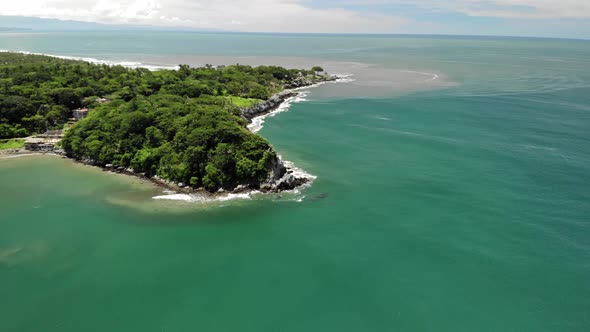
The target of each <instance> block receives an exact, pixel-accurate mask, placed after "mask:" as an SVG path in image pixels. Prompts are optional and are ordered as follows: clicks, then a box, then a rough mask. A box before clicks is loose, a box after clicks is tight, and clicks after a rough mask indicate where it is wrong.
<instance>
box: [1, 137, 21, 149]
mask: <svg viewBox="0 0 590 332" xmlns="http://www.w3.org/2000/svg"><path fill="white" fill-rule="evenodd" d="M24 146H25V140H24V139H0V150H9V149H20V148H23V147H24Z"/></svg>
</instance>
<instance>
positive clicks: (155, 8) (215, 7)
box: [0, 0, 408, 33]
mask: <svg viewBox="0 0 590 332" xmlns="http://www.w3.org/2000/svg"><path fill="white" fill-rule="evenodd" d="M0 15H17V16H36V17H43V18H58V19H71V20H80V21H87V22H100V23H123V24H125V23H132V24H149V25H158V26H185V27H194V28H205V29H225V30H235V31H251V32H259V31H276V32H332V33H338V32H340V33H346V32H357V33H358V32H360V33H363V32H367V33H368V32H382V33H392V32H396V31H397V30H398V28H399V27H400V26H401V25H403V24H405V23H407V22H408V20H407V19H404V18H402V17H398V16H395V15H389V14H377V13H373V14H361V13H358V12H355V11H352V10H346V9H342V8H333V9H329V8H328V9H314V8H310V7H309V6H306V5H304V4H303V3H302V2H300V0H209V1H206V2H194V1H187V0H98V1H96V0H17V1H11V2H9V3H6V4H3V5H2V6H1V7H0Z"/></svg>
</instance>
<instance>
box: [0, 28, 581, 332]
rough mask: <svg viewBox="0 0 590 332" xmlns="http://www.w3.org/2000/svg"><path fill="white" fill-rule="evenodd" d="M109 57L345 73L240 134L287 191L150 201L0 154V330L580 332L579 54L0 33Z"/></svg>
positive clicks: (340, 40)
mask: <svg viewBox="0 0 590 332" xmlns="http://www.w3.org/2000/svg"><path fill="white" fill-rule="evenodd" d="M0 49H2V50H17V51H26V52H33V53H42V54H52V55H58V56H66V57H75V58H91V59H92V61H99V62H105V63H122V64H124V65H127V66H147V67H149V68H153V69H156V68H170V67H175V66H177V65H178V64H181V63H187V64H190V65H204V64H207V63H210V64H214V65H218V64H229V63H242V64H253V65H256V64H280V65H288V66H298V67H311V66H313V65H320V66H323V67H324V68H325V69H326V70H328V71H329V72H330V73H333V74H341V75H345V76H347V80H345V81H344V82H340V83H330V84H325V85H322V86H319V87H315V88H310V89H305V90H304V91H303V94H302V96H300V98H299V99H298V100H295V101H294V102H293V103H291V105H290V107H289V108H284V109H283V112H280V113H276V114H273V116H269V117H266V118H265V119H264V123H262V125H261V127H260V128H259V129H260V131H259V134H261V135H262V136H264V137H265V138H267V139H268V140H269V141H270V142H271V143H272V144H273V145H274V146H275V148H276V150H277V151H278V152H279V153H280V154H281V155H282V156H283V158H284V159H286V160H289V161H291V162H293V163H294V164H295V165H296V166H297V167H299V168H301V170H302V171H305V172H307V173H309V174H312V175H313V176H315V177H316V179H315V180H314V182H313V184H312V185H311V186H310V187H308V188H305V189H302V190H301V191H299V192H295V193H287V194H278V195H256V194H254V195H245V196H244V195H242V196H239V197H228V198H227V199H226V200H218V201H208V200H204V199H201V198H199V197H195V198H194V199H191V200H189V201H183V200H167V199H165V200H160V199H154V198H153V197H158V196H166V195H170V193H166V192H162V189H161V188H157V187H153V186H152V185H150V184H147V183H145V182H142V181H141V180H138V179H134V178H129V177H125V176H121V175H113V174H109V173H106V172H102V171H100V170H98V169H95V168H90V167H86V166H81V165H77V164H74V163H71V162H70V161H68V160H65V159H61V158H56V157H21V158H15V159H5V160H0V186H1V189H2V190H0V285H2V286H1V287H0V331H7V332H13V331H14V332H16V331H27V332H28V331H31V332H33V331H34V332H37V331H44V332H45V331H60V332H63V331H142V332H143V331H154V332H156V331H157V332H163V331H166V332H171V331H322V332H324V331H339V332H340V331H355V332H357V331H453V332H455V331H535V332H537V331H588V330H590V315H589V313H590V219H589V216H590V42H589V41H578V40H551V39H529V38H500V37H443V36H346V35H342V36H340V35H336V36H330V35H318V36H314V35H276V34H217V33H210V34H207V33H173V32H163V33H157V32H125V33H113V32H108V33H106V32H100V33H99V32H92V33H90V32H88V33H86V32H85V33H76V32H69V33H57V32H52V33H4V34H0Z"/></svg>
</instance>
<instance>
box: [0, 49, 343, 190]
mask: <svg viewBox="0 0 590 332" xmlns="http://www.w3.org/2000/svg"><path fill="white" fill-rule="evenodd" d="M333 80H336V77H334V76H330V75H327V74H325V73H324V72H323V69H322V68H320V67H314V68H312V69H311V70H303V69H285V68H282V67H277V66H259V67H251V66H246V65H239V64H236V65H231V66H211V65H206V66H205V67H200V68H191V67H189V66H187V65H180V66H179V69H177V70H158V71H150V70H147V69H144V68H137V69H130V68H125V67H122V66H118V65H105V64H93V63H88V62H82V61H73V60H65V59H60V58H54V57H48V56H41V55H27V54H20V53H5V52H3V53H0V139H7V138H15V137H26V136H30V135H34V134H39V133H43V132H46V131H48V130H64V137H63V140H61V142H60V144H61V148H62V149H63V151H64V153H65V155H66V156H67V157H69V158H73V159H75V160H78V161H81V162H84V163H86V164H91V165H95V166H100V167H104V168H108V169H111V170H124V171H125V172H127V173H130V174H135V175H138V176H143V177H146V178H149V179H152V180H155V181H158V182H160V183H165V184H167V185H171V186H174V187H180V188H188V189H190V190H193V189H194V190H205V191H208V192H217V191H219V190H221V189H223V190H227V191H239V190H249V189H259V190H260V189H261V190H263V191H280V190H284V189H292V188H293V187H296V186H298V185H300V184H302V183H305V182H306V179H298V178H296V177H294V176H293V175H290V171H289V170H287V169H286V167H285V166H284V165H283V163H282V161H281V160H280V158H279V157H278V155H277V153H276V151H275V150H274V148H273V147H272V146H271V145H270V144H269V142H267V141H266V140H265V139H264V138H262V137H261V136H259V135H257V134H255V133H252V132H250V131H249V130H248V129H247V124H248V123H249V121H251V119H252V118H253V117H255V116H259V115H261V114H264V113H267V112H270V111H272V109H274V108H276V107H278V106H279V105H280V103H281V102H283V101H284V100H285V99H287V98H289V97H292V96H293V95H294V94H296V93H295V92H292V91H290V90H286V89H292V88H297V87H302V86H308V85H311V84H316V83H319V82H324V81H333ZM74 110H77V111H78V112H80V111H83V112H84V115H86V114H87V116H85V117H83V118H81V119H79V121H75V120H77V119H74V118H73V115H72V114H73V113H72V112H73V111H74Z"/></svg>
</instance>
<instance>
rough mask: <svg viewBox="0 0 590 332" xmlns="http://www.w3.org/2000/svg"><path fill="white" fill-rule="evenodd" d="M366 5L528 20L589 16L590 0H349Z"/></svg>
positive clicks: (349, 2) (349, 0)
mask: <svg viewBox="0 0 590 332" xmlns="http://www.w3.org/2000/svg"><path fill="white" fill-rule="evenodd" d="M340 3H347V4H357V5H364V6H371V5H382V4H393V5H400V4H402V5H411V6H416V7H420V8H422V9H425V10H431V11H449V12H458V13H463V14H466V15H469V16H478V17H502V18H527V19H563V18H565V19H587V18H590V0H345V1H343V2H340Z"/></svg>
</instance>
